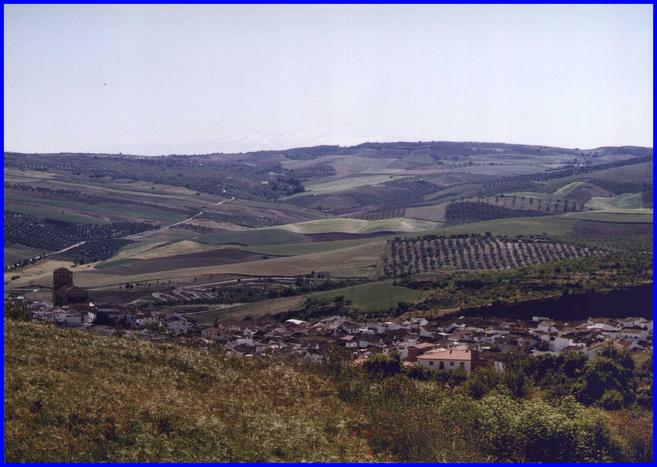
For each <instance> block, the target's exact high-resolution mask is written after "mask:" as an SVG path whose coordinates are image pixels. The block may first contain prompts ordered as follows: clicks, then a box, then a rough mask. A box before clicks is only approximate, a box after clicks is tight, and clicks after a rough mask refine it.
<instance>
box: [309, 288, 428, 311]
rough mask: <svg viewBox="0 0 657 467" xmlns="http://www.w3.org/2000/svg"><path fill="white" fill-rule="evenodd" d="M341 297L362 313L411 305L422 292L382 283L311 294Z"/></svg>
mask: <svg viewBox="0 0 657 467" xmlns="http://www.w3.org/2000/svg"><path fill="white" fill-rule="evenodd" d="M341 295H342V296H344V297H345V298H348V299H349V300H351V301H352V303H353V305H354V306H355V307H357V308H359V309H361V310H363V311H380V310H388V309H389V308H393V307H395V306H397V304H398V303H400V302H407V303H413V302H415V301H416V300H418V299H419V298H420V297H422V291H421V290H415V289H409V288H406V287H399V286H396V285H392V281H382V282H371V283H369V284H362V285H355V286H353V287H345V288H343V289H335V290H330V291H328V292H318V293H316V294H313V296H315V297H324V298H334V297H338V296H341Z"/></svg>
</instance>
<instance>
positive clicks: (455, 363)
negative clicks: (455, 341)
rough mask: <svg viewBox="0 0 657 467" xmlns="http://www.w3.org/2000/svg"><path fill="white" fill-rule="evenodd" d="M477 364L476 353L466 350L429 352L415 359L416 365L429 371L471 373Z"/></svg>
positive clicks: (441, 349)
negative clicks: (460, 370)
mask: <svg viewBox="0 0 657 467" xmlns="http://www.w3.org/2000/svg"><path fill="white" fill-rule="evenodd" d="M476 362H477V353H476V351H474V350H470V349H467V348H453V349H445V348H439V349H435V350H430V351H428V352H425V353H423V354H422V355H419V356H418V357H417V363H418V364H419V365H420V366H422V367H424V368H429V369H430V370H456V369H459V368H460V369H462V370H465V371H471V370H472V368H473V366H475V365H476Z"/></svg>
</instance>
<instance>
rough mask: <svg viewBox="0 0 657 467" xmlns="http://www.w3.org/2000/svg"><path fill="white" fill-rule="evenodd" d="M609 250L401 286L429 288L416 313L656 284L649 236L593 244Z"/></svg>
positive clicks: (411, 280)
mask: <svg viewBox="0 0 657 467" xmlns="http://www.w3.org/2000/svg"><path fill="white" fill-rule="evenodd" d="M588 243H589V245H590V246H596V247H601V248H605V249H607V251H608V252H609V254H607V255H606V256H602V257H588V258H579V259H571V260H562V261H554V262H549V263H543V264H539V265H534V266H529V267H526V268H521V269H511V270H500V271H471V272H467V271H459V272H457V271H451V272H448V273H442V274H436V275H433V276H425V277H407V278H404V279H401V280H400V281H399V284H400V285H402V286H405V287H409V288H418V289H424V290H426V294H425V296H424V300H423V301H422V303H420V304H418V305H416V306H415V307H414V309H415V310H419V311H423V312H427V313H429V314H431V313H435V311H436V310H441V309H446V310H451V309H455V308H456V309H458V308H471V307H477V306H482V305H490V304H493V303H518V302H522V301H526V300H532V299H540V298H547V297H560V296H562V295H564V294H580V293H584V292H587V291H601V290H613V289H618V288H621V287H624V286H629V285H638V284H647V283H650V281H651V280H652V245H651V239H650V238H639V239H631V238H628V239H625V240H622V241H621V240H601V241H595V242H593V241H590V242H588Z"/></svg>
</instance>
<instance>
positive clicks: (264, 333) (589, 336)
mask: <svg viewBox="0 0 657 467" xmlns="http://www.w3.org/2000/svg"><path fill="white" fill-rule="evenodd" d="M69 287H70V286H69ZM73 287H74V286H73ZM76 294H77V297H78V298H80V299H82V298H85V297H84V294H83V293H81V292H80V291H79V290H78V291H77V292H76ZM53 296H54V299H55V301H58V300H59V302H60V303H59V304H57V305H53V304H50V303H48V302H45V301H31V300H28V299H26V298H25V297H22V296H18V297H6V298H5V307H6V308H7V306H11V305H12V304H16V303H17V302H20V303H21V304H22V306H23V307H24V308H25V309H27V310H28V317H29V319H31V320H36V321H42V322H45V323H52V324H54V325H57V326H61V327H67V328H77V329H82V330H86V331H88V332H93V333H99V334H104V335H117V336H118V335H120V336H125V337H133V338H140V339H148V340H151V341H154V342H179V343H184V344H186V345H194V346H198V347H215V348H216V347H219V348H223V349H224V350H225V351H227V352H229V353H231V354H234V355H237V356H243V357H256V356H258V355H265V354H271V353H287V354H294V355H298V356H300V357H303V358H308V359H311V360H315V361H319V360H320V359H321V358H322V355H324V354H326V352H328V351H329V350H331V349H339V351H340V352H341V353H342V354H343V355H344V356H345V357H346V358H348V359H349V360H351V361H352V362H353V364H354V365H360V364H362V363H364V362H365V361H367V360H368V359H369V358H370V357H371V356H373V355H375V354H387V355H392V354H397V355H399V357H400V359H401V361H402V362H403V365H404V366H406V367H410V366H413V365H420V366H423V367H425V368H427V369H430V370H431V369H433V370H455V369H461V370H464V371H466V372H469V371H471V370H472V369H473V368H476V367H477V366H482V365H489V366H495V367H497V368H502V364H501V363H500V361H499V356H500V355H502V354H504V353H507V352H521V353H525V354H527V355H533V356H538V355H542V354H560V353H562V352H565V351H575V352H581V353H583V354H585V355H586V356H587V357H588V358H593V357H595V356H597V355H598V353H599V352H600V351H601V349H603V348H604V346H605V344H606V343H608V342H614V343H616V344H618V345H620V346H622V347H624V348H625V349H627V350H628V351H630V352H641V351H645V350H650V349H651V348H652V341H653V322H652V320H647V319H645V318H641V317H638V318H631V317H630V318H624V319H611V318H595V319H591V318H589V319H588V320H585V321H577V322H564V321H556V320H552V319H550V318H548V317H541V316H533V317H532V318H531V319H525V320H523V319H501V318H496V317H487V318H483V317H470V316H467V317H466V316H458V317H443V318H436V319H433V318H422V317H412V318H408V319H403V318H402V319H397V320H390V321H383V322H357V321H354V320H351V319H348V318H345V317H342V316H330V317H326V318H322V319H314V320H308V321H305V320H299V319H286V320H281V319H277V318H276V316H266V317H261V318H257V319H256V318H248V317H246V318H243V319H231V320H216V321H215V322H214V325H212V326H209V327H200V326H198V325H197V323H196V322H195V321H194V320H193V319H192V318H190V317H186V316H185V315H184V314H181V313H167V312H163V311H144V310H137V309H130V308H126V307H120V306H109V305H95V304H94V303H91V302H85V303H69V304H66V305H64V304H62V303H61V298H60V297H61V293H58V292H57V289H55V293H54V295H53Z"/></svg>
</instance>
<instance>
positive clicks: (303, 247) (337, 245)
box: [254, 237, 383, 256]
mask: <svg viewBox="0 0 657 467" xmlns="http://www.w3.org/2000/svg"><path fill="white" fill-rule="evenodd" d="M377 238H378V237H377ZM382 238H383V237H382ZM371 241H372V239H371V238H357V239H353V240H334V241H329V242H312V243H284V244H280V245H262V246H258V247H257V248H255V249H254V250H255V251H257V252H258V253H262V254H266V255H281V256H297V255H308V254H311V253H323V252H326V251H335V250H341V249H342V248H349V247H352V246H357V245H363V244H365V243H369V242H371Z"/></svg>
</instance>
